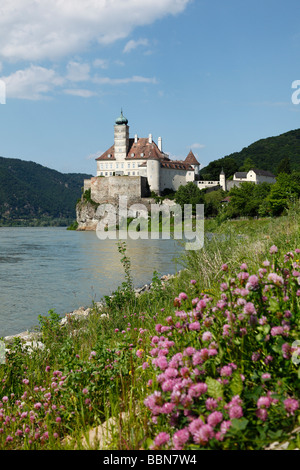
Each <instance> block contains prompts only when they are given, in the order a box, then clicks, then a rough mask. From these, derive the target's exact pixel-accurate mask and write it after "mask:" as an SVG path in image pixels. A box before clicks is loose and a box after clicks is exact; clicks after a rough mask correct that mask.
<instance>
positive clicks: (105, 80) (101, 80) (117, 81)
mask: <svg viewBox="0 0 300 470" xmlns="http://www.w3.org/2000/svg"><path fill="white" fill-rule="evenodd" d="M93 82H94V83H97V84H99V85H124V84H128V83H149V84H152V85H156V84H157V80H156V78H155V77H152V78H151V77H150V78H149V77H141V76H140V75H134V76H133V77H126V78H110V77H94V78H93Z"/></svg>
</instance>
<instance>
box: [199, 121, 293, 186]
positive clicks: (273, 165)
mask: <svg viewBox="0 0 300 470" xmlns="http://www.w3.org/2000/svg"><path fill="white" fill-rule="evenodd" d="M284 159H289V164H290V168H291V170H298V171H300V129H296V130H293V131H289V132H286V133H284V134H281V135H279V136H276V137H268V138H266V139H261V140H258V141H257V142H254V143H253V144H251V145H249V147H245V148H243V149H242V150H241V151H240V152H234V153H232V154H230V155H227V156H225V157H223V158H220V159H218V160H214V161H212V162H210V163H209V164H208V165H207V166H206V167H205V168H203V169H202V170H201V172H200V174H201V176H202V178H203V179H205V180H209V179H212V180H216V179H218V178H219V174H220V171H221V170H222V168H224V171H225V174H226V177H227V178H228V177H230V176H232V175H233V174H234V173H235V172H236V171H247V170H249V169H250V168H251V167H252V168H259V169H261V170H267V171H271V172H272V173H274V174H275V175H276V174H277V170H278V167H279V165H280V163H281V162H282V161H283V160H284Z"/></svg>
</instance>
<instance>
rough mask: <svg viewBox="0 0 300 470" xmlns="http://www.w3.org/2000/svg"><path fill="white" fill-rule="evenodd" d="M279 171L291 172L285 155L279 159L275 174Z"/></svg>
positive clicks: (288, 173)
mask: <svg viewBox="0 0 300 470" xmlns="http://www.w3.org/2000/svg"><path fill="white" fill-rule="evenodd" d="M280 173H286V174H287V175H290V174H291V162H290V159H289V157H285V158H283V159H282V160H281V161H280V163H279V165H278V167H277V171H276V174H277V175H279V174H280Z"/></svg>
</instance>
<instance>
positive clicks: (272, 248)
mask: <svg viewBox="0 0 300 470" xmlns="http://www.w3.org/2000/svg"><path fill="white" fill-rule="evenodd" d="M277 251H278V248H277V246H275V245H272V246H271V248H270V253H271V255H273V254H274V253H277Z"/></svg>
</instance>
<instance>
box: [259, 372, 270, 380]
mask: <svg viewBox="0 0 300 470" xmlns="http://www.w3.org/2000/svg"><path fill="white" fill-rule="evenodd" d="M261 378H262V379H263V380H270V378H271V374H269V373H265V374H262V376H261Z"/></svg>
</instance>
